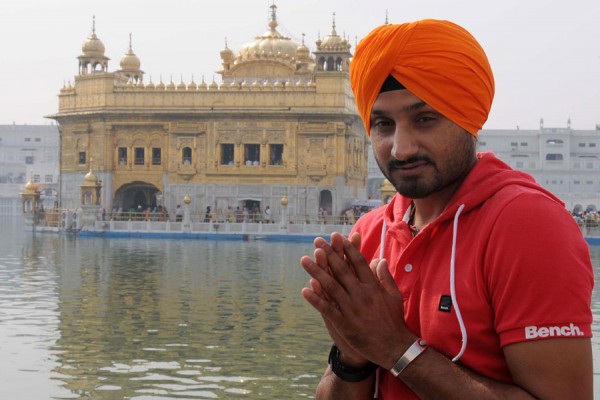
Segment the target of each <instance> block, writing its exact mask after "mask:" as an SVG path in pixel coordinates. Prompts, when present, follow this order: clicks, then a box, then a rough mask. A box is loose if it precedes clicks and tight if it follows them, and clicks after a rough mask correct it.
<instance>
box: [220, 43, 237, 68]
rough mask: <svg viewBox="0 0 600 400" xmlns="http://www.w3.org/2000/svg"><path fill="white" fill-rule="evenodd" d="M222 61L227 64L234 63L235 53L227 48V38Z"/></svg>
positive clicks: (222, 51) (222, 52)
mask: <svg viewBox="0 0 600 400" xmlns="http://www.w3.org/2000/svg"><path fill="white" fill-rule="evenodd" d="M220 54H221V59H222V60H223V61H225V62H226V63H228V62H232V61H233V58H234V56H233V51H232V50H231V49H230V48H229V47H227V38H225V48H224V49H223V50H221V53H220Z"/></svg>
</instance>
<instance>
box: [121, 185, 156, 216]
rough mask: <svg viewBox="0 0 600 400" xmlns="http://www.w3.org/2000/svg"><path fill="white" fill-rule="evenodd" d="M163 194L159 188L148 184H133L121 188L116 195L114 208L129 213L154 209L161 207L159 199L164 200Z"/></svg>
mask: <svg viewBox="0 0 600 400" xmlns="http://www.w3.org/2000/svg"><path fill="white" fill-rule="evenodd" d="M161 195H162V193H161V192H160V190H158V188H157V187H156V186H154V185H152V184H150V183H146V182H132V183H128V184H126V185H123V186H121V187H120V188H119V189H118V190H117V192H116V193H115V200H114V203H113V208H116V209H121V210H123V211H128V210H130V209H134V210H137V209H138V208H141V209H142V210H145V209H146V208H148V207H150V208H154V206H159V205H161V204H159V201H158V200H157V199H161V198H162V196H161Z"/></svg>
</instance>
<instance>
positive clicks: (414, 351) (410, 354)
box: [390, 339, 427, 377]
mask: <svg viewBox="0 0 600 400" xmlns="http://www.w3.org/2000/svg"><path fill="white" fill-rule="evenodd" d="M425 349H427V342H425V341H424V340H423V339H417V340H415V341H414V343H413V344H412V345H411V346H410V347H409V348H408V349H407V350H406V351H405V352H404V354H402V357H400V359H399V360H398V361H396V364H394V366H393V367H392V369H390V372H391V373H392V375H394V376H395V377H398V375H400V373H402V371H403V370H404V368H406V367H407V366H408V364H410V363H411V362H413V360H414V359H415V358H417V357H418V356H419V355H420V354H421V353H422V352H424V351H425Z"/></svg>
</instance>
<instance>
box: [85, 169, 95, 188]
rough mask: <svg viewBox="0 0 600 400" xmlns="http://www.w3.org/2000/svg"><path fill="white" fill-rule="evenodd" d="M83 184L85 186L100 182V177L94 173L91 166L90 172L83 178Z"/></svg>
mask: <svg viewBox="0 0 600 400" xmlns="http://www.w3.org/2000/svg"><path fill="white" fill-rule="evenodd" d="M83 184H84V185H85V186H95V185H97V184H98V177H97V176H96V175H94V173H93V172H92V169H91V168H90V172H88V173H87V174H85V177H84V178H83Z"/></svg>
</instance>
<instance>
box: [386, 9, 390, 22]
mask: <svg viewBox="0 0 600 400" xmlns="http://www.w3.org/2000/svg"><path fill="white" fill-rule="evenodd" d="M389 23H390V22H389V21H388V10H387V8H386V9H385V24H386V25H388V24H389Z"/></svg>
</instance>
